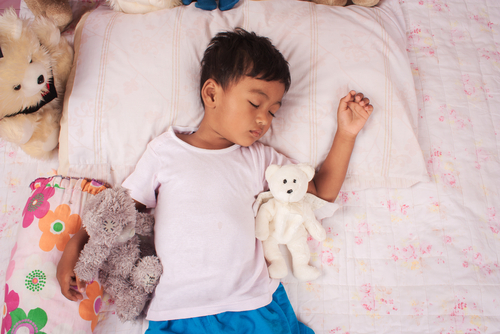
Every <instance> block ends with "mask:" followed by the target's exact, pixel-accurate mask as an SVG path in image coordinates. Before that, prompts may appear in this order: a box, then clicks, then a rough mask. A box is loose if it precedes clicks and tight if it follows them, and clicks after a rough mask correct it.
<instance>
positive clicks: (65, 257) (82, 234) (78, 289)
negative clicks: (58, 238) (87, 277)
mask: <svg viewBox="0 0 500 334" xmlns="http://www.w3.org/2000/svg"><path fill="white" fill-rule="evenodd" d="M87 240H88V235H87V232H86V231H85V229H83V228H82V229H81V230H80V231H78V232H77V233H76V234H75V235H74V236H73V238H71V239H70V240H69V241H68V243H67V244H66V248H65V249H64V252H63V254H62V256H61V259H60V260H59V263H58V264H57V273H56V277H57V280H58V281H59V285H60V286H61V293H62V294H63V296H64V297H66V298H68V299H69V300H72V301H74V302H76V301H78V300H82V299H83V295H82V292H84V291H85V286H86V285H87V283H86V282H84V281H80V279H78V277H77V276H76V274H75V272H74V269H75V266H76V263H77V262H78V257H79V256H80V251H81V250H82V249H83V246H84V245H85V243H86V242H87Z"/></svg>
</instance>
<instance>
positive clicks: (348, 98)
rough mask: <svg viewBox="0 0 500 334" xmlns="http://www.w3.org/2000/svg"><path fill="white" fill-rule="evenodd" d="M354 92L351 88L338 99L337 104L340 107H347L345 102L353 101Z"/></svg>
mask: <svg viewBox="0 0 500 334" xmlns="http://www.w3.org/2000/svg"><path fill="white" fill-rule="evenodd" d="M354 94H356V92H355V91H353V90H351V91H350V92H349V93H347V95H346V96H344V97H343V98H341V99H340V103H339V106H340V107H343V108H344V109H345V108H346V107H347V104H348V103H349V102H352V101H353V95H354Z"/></svg>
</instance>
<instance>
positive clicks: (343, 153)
mask: <svg viewBox="0 0 500 334" xmlns="http://www.w3.org/2000/svg"><path fill="white" fill-rule="evenodd" d="M372 111H373V106H372V105H371V104H370V100H369V99H367V98H365V97H364V96H363V94H362V93H357V94H356V92H355V91H350V92H349V93H348V94H347V95H346V96H345V97H343V98H342V99H341V100H340V103H339V108H338V111H337V124H338V126H337V132H336V133H335V138H334V139H333V144H332V147H331V149H330V152H329V153H328V155H327V157H326V159H325V162H324V163H323V165H322V166H321V168H320V169H319V171H318V172H317V173H316V175H315V176H314V179H313V180H312V181H311V182H309V188H308V192H309V193H311V194H314V195H316V196H318V197H319V198H322V199H324V200H326V201H329V202H333V201H335V198H337V195H338V193H339V191H340V188H341V187H342V183H343V182H344V179H345V176H346V173H347V167H348V166H349V160H350V158H351V153H352V150H353V148H354V142H355V141H356V136H357V135H358V133H359V131H361V129H362V128H363V126H364V125H365V123H366V121H367V120H368V117H370V114H371V113H372Z"/></svg>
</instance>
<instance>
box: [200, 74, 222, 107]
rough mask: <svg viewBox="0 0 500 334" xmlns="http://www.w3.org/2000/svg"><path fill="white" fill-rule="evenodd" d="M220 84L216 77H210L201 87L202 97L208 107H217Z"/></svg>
mask: <svg viewBox="0 0 500 334" xmlns="http://www.w3.org/2000/svg"><path fill="white" fill-rule="evenodd" d="M219 87H220V86H219V84H218V83H217V82H216V81H215V80H214V79H208V80H207V81H205V83H204V84H203V87H202V88H201V98H202V99H203V103H204V104H205V107H206V108H213V107H215V102H216V96H217V91H218V88H219Z"/></svg>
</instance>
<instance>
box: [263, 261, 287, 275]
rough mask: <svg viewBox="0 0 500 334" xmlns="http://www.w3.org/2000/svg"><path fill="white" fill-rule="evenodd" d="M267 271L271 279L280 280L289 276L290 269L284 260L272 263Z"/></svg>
mask: <svg viewBox="0 0 500 334" xmlns="http://www.w3.org/2000/svg"><path fill="white" fill-rule="evenodd" d="M267 269H268V270H269V276H270V277H271V278H275V279H280V278H283V277H285V276H286V275H288V268H287V266H286V263H285V260H283V259H281V260H275V261H273V262H271V264H270V265H269V267H268V268H267Z"/></svg>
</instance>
